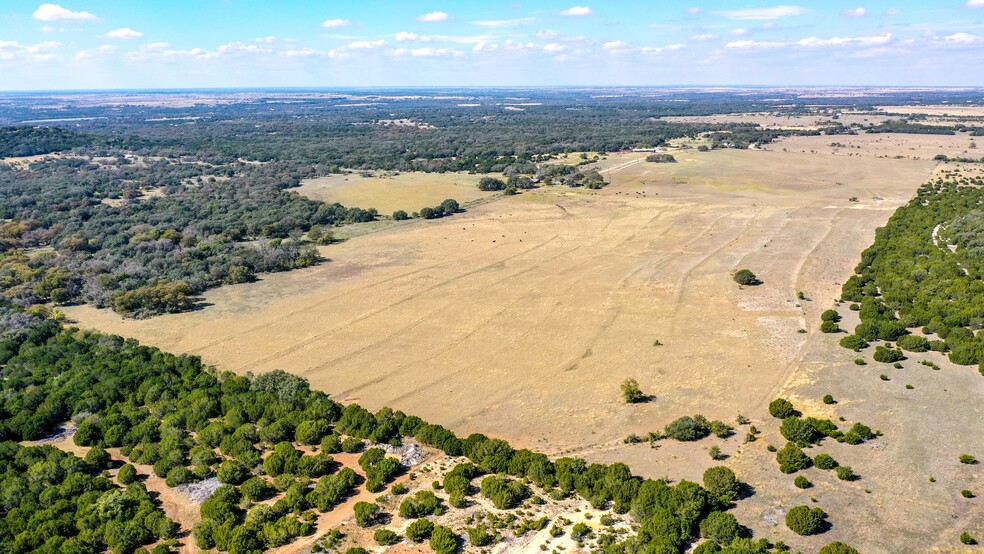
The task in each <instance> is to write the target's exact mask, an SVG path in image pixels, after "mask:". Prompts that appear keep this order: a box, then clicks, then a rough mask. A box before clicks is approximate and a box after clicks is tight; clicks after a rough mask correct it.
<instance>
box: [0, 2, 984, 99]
mask: <svg viewBox="0 0 984 554" xmlns="http://www.w3.org/2000/svg"><path fill="white" fill-rule="evenodd" d="M780 1H781V2H782V3H758V2H755V1H752V2H742V1H735V0H731V1H718V0H706V1H705V0H687V1H681V2H677V1H668V0H645V1H643V0H639V1H637V0H607V1H604V2H602V1H600V0H576V1H575V2H571V1H566V0H565V1H553V0H536V1H525V2H508V1H506V2H501V1H487V0H455V1H451V0H445V1H430V0H427V1H407V0H359V1H341V0H280V1H276V2H275V1H272V0H268V1H261V0H166V1H165V0H66V1H64V2H59V3H41V2H38V1H36V0H34V1H25V0H2V2H0V90H37V89H95V88H190V87H284V86H308V87H336V86H337V87H344V86H456V85H474V86H522V85H603V86H604V85H610V86H617V85H686V84H689V85H780V86H781V85H790V86H792V85H876V86H877V85H886V86H888V85H906V86H920V85H925V86H930V85H936V86H979V85H984V78H982V76H984V0H932V1H929V0H923V1H912V0H898V1H891V2H865V1H862V0H850V1H842V0H828V1H823V2H819V1H816V2H814V1H810V2H806V1H803V2H794V1H793V0H780ZM786 2H788V3H786Z"/></svg>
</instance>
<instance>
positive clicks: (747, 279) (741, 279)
mask: <svg viewBox="0 0 984 554" xmlns="http://www.w3.org/2000/svg"><path fill="white" fill-rule="evenodd" d="M733 279H734V280H735V282H736V283H738V284H739V285H746V286H747V285H759V284H761V281H759V280H758V277H756V276H755V274H754V273H752V272H751V270H748V269H739V270H738V271H736V272H735V274H734V277H733Z"/></svg>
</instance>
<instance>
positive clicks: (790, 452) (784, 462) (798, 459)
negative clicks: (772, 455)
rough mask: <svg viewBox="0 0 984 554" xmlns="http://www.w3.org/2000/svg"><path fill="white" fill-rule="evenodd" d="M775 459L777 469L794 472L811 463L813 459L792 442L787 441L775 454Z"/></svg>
mask: <svg viewBox="0 0 984 554" xmlns="http://www.w3.org/2000/svg"><path fill="white" fill-rule="evenodd" d="M776 461H777V462H779V471H781V472H783V473H796V472H797V471H799V470H801V469H806V468H808V467H810V465H812V464H813V460H811V459H810V457H809V456H807V455H806V454H804V453H803V451H802V450H800V448H799V447H798V446H796V444H795V443H792V442H787V443H786V446H784V447H783V448H782V450H780V451H779V452H778V453H777V454H776Z"/></svg>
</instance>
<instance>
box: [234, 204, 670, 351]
mask: <svg viewBox="0 0 984 554" xmlns="http://www.w3.org/2000/svg"><path fill="white" fill-rule="evenodd" d="M657 217H658V214H657V215H656V216H653V218H651V219H650V220H649V222H652V221H653V220H654V219H656V218H657ZM610 225H611V220H609V221H608V222H606V224H605V226H604V227H603V228H602V229H601V230H600V231H598V233H597V238H596V240H594V241H592V242H584V243H580V244H579V245H578V246H576V247H574V248H572V249H570V250H566V251H563V252H560V253H558V254H555V255H554V256H552V257H550V258H547V259H545V260H543V261H541V262H539V264H538V265H536V266H531V267H527V268H525V269H522V270H521V271H518V272H515V273H512V274H510V275H508V276H506V277H504V278H502V279H499V280H497V281H495V282H494V283H492V284H491V285H490V286H492V287H495V286H498V285H501V284H502V283H504V282H507V281H510V280H513V279H516V278H517V277H519V276H521V275H523V274H526V273H529V272H531V271H536V270H538V269H540V266H541V265H542V264H544V263H548V262H551V261H553V260H556V259H557V258H560V257H562V256H567V255H570V254H573V253H574V252H577V251H579V250H582V249H584V248H589V247H592V248H593V247H594V246H596V245H597V244H598V243H600V242H603V241H605V240H608V237H605V236H604V234H603V231H604V230H605V229H607V228H608V227H609V226H610ZM647 225H648V223H647ZM557 236H558V235H554V237H553V238H556V237H557ZM551 240H552V239H551ZM623 242H624V241H623ZM544 244H545V243H544ZM532 250H533V249H530V250H529V251H532ZM521 255H522V253H521V254H517V255H514V256H510V257H508V258H505V259H502V260H499V261H496V262H493V263H489V264H486V265H485V266H482V267H481V268H477V269H475V270H473V271H469V272H466V273H464V274H462V275H459V276H456V277H452V278H449V279H447V280H445V281H443V282H441V283H437V284H434V285H432V286H430V287H428V288H427V289H424V290H421V291H416V292H414V293H413V294H411V295H409V296H406V297H404V298H401V299H400V300H399V301H397V302H395V303H392V304H388V305H386V306H383V307H380V308H378V309H375V310H372V311H370V312H368V313H366V314H363V315H362V316H360V317H357V318H355V319H353V320H349V321H346V322H344V323H342V324H340V325H338V326H335V327H333V328H331V329H328V330H325V331H322V332H320V333H318V334H316V335H313V336H311V337H309V338H307V339H305V340H303V341H301V342H297V343H294V344H292V345H291V346H289V347H287V348H285V349H282V350H280V351H277V352H275V353H273V354H270V355H268V356H265V357H263V358H259V359H257V360H254V361H252V362H251V363H250V364H249V365H246V366H243V367H241V368H240V369H241V370H243V371H245V370H249V369H251V368H254V367H256V366H262V365H263V364H266V363H268V362H271V361H274V360H276V359H279V358H284V357H286V356H289V355H291V354H294V353H296V352H298V351H300V350H302V349H304V348H307V347H308V346H311V345H312V344H313V343H315V342H318V341H320V340H321V339H323V338H324V337H325V336H329V335H331V334H334V333H335V332H337V331H338V330H340V329H342V328H344V327H347V326H350V325H353V324H356V323H360V322H362V321H365V320H366V319H369V318H371V317H374V316H376V315H379V314H381V313H383V312H385V311H388V310H390V309H392V308H394V307H396V306H400V305H402V304H405V303H407V302H410V301H412V300H414V299H416V298H418V297H420V296H422V295H424V294H426V293H430V292H433V291H435V290H437V289H439V288H441V287H443V286H446V285H448V284H453V283H458V282H460V281H461V279H463V278H466V277H469V276H472V275H474V274H477V273H481V272H484V271H485V270H486V269H488V268H491V267H494V266H498V265H501V264H503V263H505V262H506V261H510V260H512V259H515V258H516V257H519V256H521ZM348 294H352V293H348ZM453 303H454V300H453V299H451V298H449V299H448V301H447V302H445V303H444V304H442V305H441V306H440V307H438V308H436V309H434V310H432V311H430V312H428V313H427V314H425V315H423V316H421V317H419V318H417V319H416V320H414V321H413V322H411V323H410V324H408V325H406V326H404V327H401V328H400V329H396V330H394V331H393V332H392V333H389V334H388V335H387V336H385V337H383V339H381V340H379V341H376V342H375V343H373V344H370V345H366V346H364V347H362V348H360V349H359V350H357V351H354V352H350V353H348V354H346V355H343V356H341V357H338V358H335V359H333V360H332V361H331V362H328V363H325V364H321V365H319V366H318V367H320V368H324V367H325V366H326V365H328V364H330V363H337V362H339V361H342V360H344V359H347V358H349V357H352V356H355V355H357V354H358V353H360V352H362V351H365V350H368V349H372V348H374V347H376V346H378V345H379V344H382V343H383V342H385V341H387V340H390V339H391V338H393V337H394V336H397V335H400V334H402V333H404V332H406V331H408V330H410V329H412V328H414V327H416V326H417V325H419V324H420V323H422V322H424V321H426V320H428V319H430V318H431V317H433V316H434V315H435V314H438V313H440V312H443V311H444V310H445V309H446V308H447V306H449V305H451V304H453ZM307 309H309V308H304V309H302V310H298V311H297V313H300V312H303V311H305V310H307ZM285 317H290V315H288V316H285ZM273 323H276V322H271V323H270V324H267V325H264V326H263V327H269V326H270V325H272V324H273ZM249 332H252V331H249Z"/></svg>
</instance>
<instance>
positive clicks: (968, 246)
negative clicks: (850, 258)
mask: <svg viewBox="0 0 984 554" xmlns="http://www.w3.org/2000/svg"><path fill="white" fill-rule="evenodd" d="M982 187H984V179H981V178H979V177H975V178H968V177H961V176H959V174H956V173H952V174H949V175H947V176H945V177H941V178H939V179H938V180H936V181H934V182H931V183H928V184H926V185H924V186H922V187H921V188H920V189H919V192H918V193H917V194H916V196H915V197H914V198H913V199H912V200H911V201H910V202H909V203H908V204H907V205H906V206H903V207H901V208H899V209H898V210H897V211H896V212H895V214H894V215H892V217H891V218H890V219H889V221H888V224H887V225H886V226H885V227H882V228H880V229H878V231H877V232H876V234H875V242H874V244H872V245H871V246H870V247H869V248H868V249H867V250H865V251H864V252H863V253H862V255H861V263H860V264H858V267H857V268H856V269H855V271H856V275H854V276H852V277H851V278H850V279H848V280H847V282H845V283H844V287H843V291H842V298H843V300H845V301H848V302H854V303H857V304H858V308H859V310H860V312H859V314H860V316H861V324H860V325H858V326H857V328H856V329H855V330H854V335H852V336H850V337H847V338H845V339H843V340H842V344H844V345H845V346H848V347H850V348H852V349H860V348H863V347H864V346H866V345H867V342H868V341H875V340H883V341H892V342H894V341H898V345H899V346H900V347H902V348H903V349H905V350H910V351H916V352H920V351H922V352H924V351H927V350H936V351H941V352H947V353H948V355H949V358H950V361H952V362H954V363H956V364H961V365H979V364H982V362H984V336H982V334H981V331H980V329H981V328H982V326H984V281H982V280H981V278H982V277H984V239H982V237H984V208H982V203H984V188H982ZM948 245H952V246H955V250H953V251H951V248H950V246H948ZM913 332H916V333H920V334H921V335H925V337H926V338H921V337H920V336H910V333H913ZM890 352H891V351H890V350H887V349H883V351H882V352H881V353H880V355H879V353H877V352H876V359H878V358H879V357H881V358H883V359H884V361H895V360H894V359H889V358H892V357H891V356H888V354H889V353H890ZM897 357H898V356H896V358H897ZM981 369H982V372H984V365H981Z"/></svg>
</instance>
